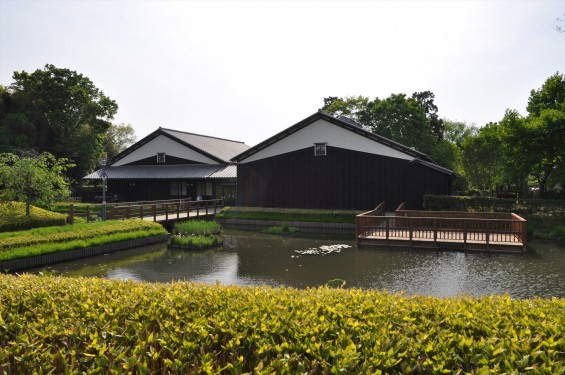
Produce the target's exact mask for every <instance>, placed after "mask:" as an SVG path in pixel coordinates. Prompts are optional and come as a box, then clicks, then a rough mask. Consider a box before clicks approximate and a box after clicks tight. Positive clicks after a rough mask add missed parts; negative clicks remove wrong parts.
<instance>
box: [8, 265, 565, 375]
mask: <svg viewBox="0 0 565 375" xmlns="http://www.w3.org/2000/svg"><path fill="white" fill-rule="evenodd" d="M0 304H1V305H2V309H1V310H0V372H3V373H13V374H15V373H33V372H38V373H40V372H43V373H83V372H84V373H95V372H99V373H140V374H149V373H155V374H160V373H169V374H186V373H207V374H219V373H243V372H248V373H257V374H263V373H265V374H267V373H269V374H270V373H281V374H291V373H293V374H294V373H319V374H323V373H339V372H343V373H477V374H487V373H515V372H527V371H532V372H534V373H562V372H563V371H564V361H563V352H564V351H565V339H564V337H563V325H564V324H565V321H564V320H565V315H563V310H564V309H565V300H563V299H560V298H552V299H540V298H535V299H531V300H514V299H512V298H510V297H509V296H507V295H505V296H489V297H481V298H471V297H466V296H461V297H456V298H436V297H425V296H405V295H401V294H389V293H386V292H378V291H362V290H359V289H352V290H348V289H329V288H318V289H307V290H296V289H290V288H269V287H237V286H204V285H197V284H193V283H186V282H175V283H172V284H159V283H140V282H132V281H116V280H104V279H91V278H78V279H74V278H73V279H71V278H63V277H46V276H32V275H22V276H20V277H16V276H10V275H0Z"/></svg>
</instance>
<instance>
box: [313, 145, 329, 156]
mask: <svg viewBox="0 0 565 375" xmlns="http://www.w3.org/2000/svg"><path fill="white" fill-rule="evenodd" d="M326 145H327V143H325V142H324V143H314V156H326Z"/></svg>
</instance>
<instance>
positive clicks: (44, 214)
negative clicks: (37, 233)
mask: <svg viewBox="0 0 565 375" xmlns="http://www.w3.org/2000/svg"><path fill="white" fill-rule="evenodd" d="M66 222H67V215H62V214H58V213H55V212H51V211H47V210H44V209H42V208H39V207H35V206H31V207H30V216H26V205H25V203H22V202H2V203H0V232H4V231H14V230H26V229H31V228H39V227H48V226H52V225H65V223H66Z"/></svg>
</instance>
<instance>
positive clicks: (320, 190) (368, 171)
mask: <svg viewBox="0 0 565 375" xmlns="http://www.w3.org/2000/svg"><path fill="white" fill-rule="evenodd" d="M231 160H232V161H233V162H236V163H237V186H238V188H237V205H238V206H259V207H293V208H323V209H356V210H367V209H370V208H373V207H375V206H376V205H377V204H378V203H379V202H382V201H385V202H386V204H387V207H388V208H391V209H394V208H395V207H396V205H398V204H400V203H401V202H406V204H407V207H410V208H411V209H416V208H420V207H421V206H422V201H423V195H424V194H450V193H451V179H452V175H453V172H452V171H450V170H449V169H446V168H444V167H442V166H440V165H438V164H437V163H436V162H435V161H434V160H433V159H431V158H430V157H429V156H427V155H425V154H423V153H421V152H419V151H417V150H415V149H412V148H409V147H406V146H404V145H401V144H399V143H396V142H394V141H391V140H390V139H387V138H384V137H381V136H379V135H376V134H373V133H370V132H368V131H366V130H364V129H363V128H362V127H361V125H359V124H357V123H356V122H354V121H353V120H351V119H349V118H346V117H341V118H335V117H333V116H331V115H329V114H327V113H324V112H322V111H318V112H317V113H314V114H313V115H311V116H309V117H307V118H305V119H304V120H302V121H300V122H298V123H297V124H294V125H292V126H291V127H289V128H287V129H285V130H283V131H281V132H280V133H278V134H276V135H274V136H272V137H270V138H269V139H267V140H265V141H263V142H261V143H259V144H258V145H256V146H254V147H251V148H249V149H246V150H244V151H243V152H241V153H240V154H238V155H237V156H235V157H233V158H232V159H231Z"/></svg>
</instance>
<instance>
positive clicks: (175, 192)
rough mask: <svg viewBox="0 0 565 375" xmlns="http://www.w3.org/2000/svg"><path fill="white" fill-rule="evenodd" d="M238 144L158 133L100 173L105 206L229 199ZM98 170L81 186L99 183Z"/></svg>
mask: <svg viewBox="0 0 565 375" xmlns="http://www.w3.org/2000/svg"><path fill="white" fill-rule="evenodd" d="M248 148H249V146H247V145H245V144H244V143H243V142H236V141H231V140H227V139H221V138H215V137H209V136H205V135H199V134H192V133H187V132H182V131H177V130H172V129H165V128H159V129H157V130H156V131H154V132H153V133H151V134H149V135H148V136H147V137H145V138H143V139H142V140H140V141H138V142H137V143H135V144H134V145H132V146H130V147H128V148H127V149H126V150H124V151H123V152H121V153H120V154H118V155H117V156H116V157H114V158H113V159H112V160H110V161H109V162H108V165H107V167H106V168H105V171H106V175H107V176H108V177H107V183H108V189H107V192H108V194H107V195H108V200H109V201H111V200H119V201H141V200H161V199H176V198H192V199H194V200H196V199H198V198H200V199H211V198H221V197H225V198H235V194H236V182H237V181H236V177H237V170H236V166H235V165H234V164H233V163H232V162H231V161H230V159H231V158H232V157H234V156H235V155H237V154H239V153H241V152H243V151H245V150H247V149H248ZM102 173H103V170H102V169H99V170H97V171H95V172H93V173H91V174H89V175H88V176H85V177H84V179H86V180H93V181H95V182H97V183H100V182H101V181H102Z"/></svg>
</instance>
